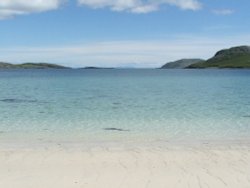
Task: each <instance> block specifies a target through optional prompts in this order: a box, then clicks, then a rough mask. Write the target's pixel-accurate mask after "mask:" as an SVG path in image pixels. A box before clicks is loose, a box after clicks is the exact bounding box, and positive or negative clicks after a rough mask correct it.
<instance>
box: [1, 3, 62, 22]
mask: <svg viewBox="0 0 250 188" xmlns="http://www.w3.org/2000/svg"><path fill="white" fill-rule="evenodd" d="M62 1H63V0H31V1H29V0H1V1H0V19H5V18H10V17H12V16H16V15H23V14H29V13H37V12H44V11H49V10H54V9H57V8H58V7H59V6H60V4H61V3H62Z"/></svg>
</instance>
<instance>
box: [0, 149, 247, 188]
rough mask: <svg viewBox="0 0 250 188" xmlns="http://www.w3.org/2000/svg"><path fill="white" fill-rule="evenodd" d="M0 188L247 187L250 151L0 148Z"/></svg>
mask: <svg viewBox="0 0 250 188" xmlns="http://www.w3.org/2000/svg"><path fill="white" fill-rule="evenodd" d="M0 187H1V188H168V187H169V188H224V187H226V188H249V187H250V147H248V146H244V147H243V146H241V147H235V148H234V147H233V148H232V147H229V146H228V147H222V148H216V147H197V148H191V147H175V148H174V147H173V148H167V147H147V148H136V147H134V148H132V147H131V148H119V149H118V148H108V147H99V148H95V147H93V148H88V149H86V148H85V149H80V148H74V149H72V148H71V149H67V148H59V147H58V148H47V149H45V148H43V149H42V148H40V149H38V148H36V149H27V148H26V149H18V148H16V149H8V148H1V150H0Z"/></svg>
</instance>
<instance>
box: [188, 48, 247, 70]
mask: <svg viewBox="0 0 250 188" xmlns="http://www.w3.org/2000/svg"><path fill="white" fill-rule="evenodd" d="M188 68H250V47H249V46H238V47H233V48H230V49H225V50H221V51H219V52H217V53H216V54H215V56H214V57H212V58H211V59H208V60H207V61H205V62H201V63H195V64H192V65H190V66H188Z"/></svg>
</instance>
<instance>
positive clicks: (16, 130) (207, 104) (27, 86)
mask: <svg viewBox="0 0 250 188" xmlns="http://www.w3.org/2000/svg"><path fill="white" fill-rule="evenodd" d="M249 138H250V70H240V69H238V70H230V69H221V70H219V69H203V70H163V69H65V70H54V69H48V70H46V69H44V70H0V143H1V142H13V141H15V142H17V143H18V142H30V143H32V142H39V141H40V142H47V143H49V142H51V143H54V142H57V143H60V142H83V143H86V142H130V143H136V142H137V141H138V142H140V141H141V142H154V141H162V142H171V141H173V142H174V141H182V142H188V141H202V142H205V141H206V142H209V141H211V142H212V141H244V140H245V141H246V140H249Z"/></svg>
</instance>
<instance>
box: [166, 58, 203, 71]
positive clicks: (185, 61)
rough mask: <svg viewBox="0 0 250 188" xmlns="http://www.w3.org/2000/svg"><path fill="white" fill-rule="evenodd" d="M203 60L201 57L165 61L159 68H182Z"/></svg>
mask: <svg viewBox="0 0 250 188" xmlns="http://www.w3.org/2000/svg"><path fill="white" fill-rule="evenodd" d="M198 62H204V60H203V59H181V60H178V61H174V62H169V63H166V64H165V65H163V66H162V67H161V69H183V68H186V67H188V66H190V65H192V64H194V63H198Z"/></svg>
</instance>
